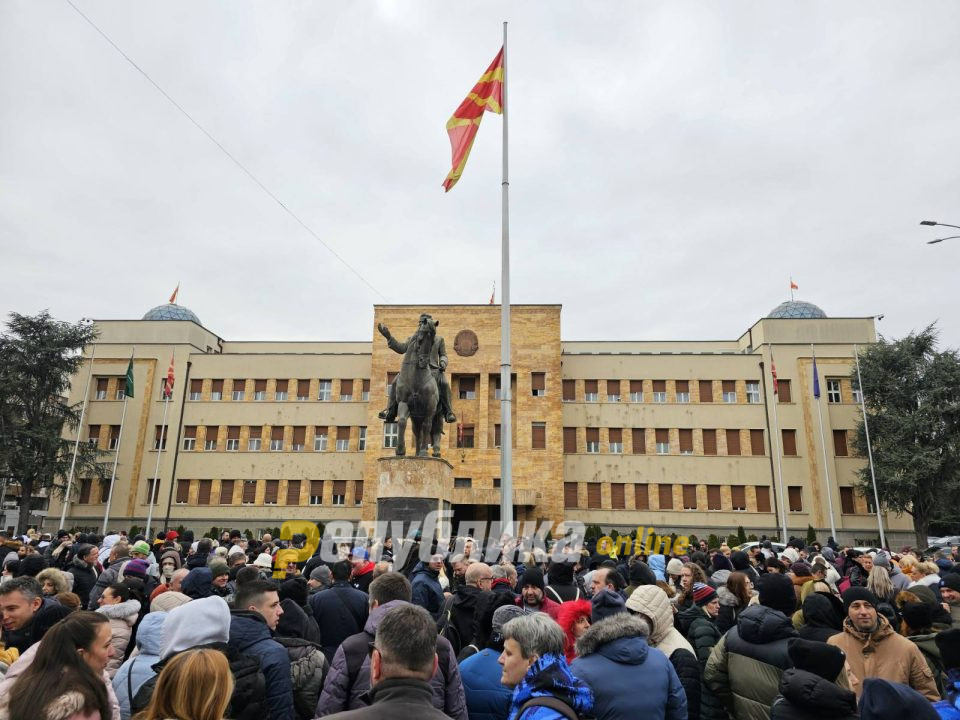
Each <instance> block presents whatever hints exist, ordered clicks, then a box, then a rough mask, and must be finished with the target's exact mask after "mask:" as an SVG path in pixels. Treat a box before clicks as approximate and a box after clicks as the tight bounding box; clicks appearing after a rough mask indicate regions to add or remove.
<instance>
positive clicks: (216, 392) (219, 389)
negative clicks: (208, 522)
mask: <svg viewBox="0 0 960 720" xmlns="http://www.w3.org/2000/svg"><path fill="white" fill-rule="evenodd" d="M210 399H211V400H223V380H211V381H210ZM207 504H208V505H209V503H207Z"/></svg>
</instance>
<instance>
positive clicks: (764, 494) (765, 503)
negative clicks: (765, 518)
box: [756, 486, 770, 513]
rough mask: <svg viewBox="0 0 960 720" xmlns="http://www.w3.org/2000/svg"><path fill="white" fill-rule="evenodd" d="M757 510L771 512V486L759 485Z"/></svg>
mask: <svg viewBox="0 0 960 720" xmlns="http://www.w3.org/2000/svg"><path fill="white" fill-rule="evenodd" d="M756 490H757V512H765V513H768V512H770V488H768V487H766V486H763V487H757V488H756Z"/></svg>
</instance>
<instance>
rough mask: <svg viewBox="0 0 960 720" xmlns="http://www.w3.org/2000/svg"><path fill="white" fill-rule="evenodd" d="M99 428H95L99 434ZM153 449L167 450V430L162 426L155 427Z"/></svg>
mask: <svg viewBox="0 0 960 720" xmlns="http://www.w3.org/2000/svg"><path fill="white" fill-rule="evenodd" d="M99 431H100V428H97V432H98V433H99ZM153 449H154V450H166V449H167V428H166V426H164V425H157V428H156V431H155V433H154V437H153Z"/></svg>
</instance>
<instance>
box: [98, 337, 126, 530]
mask: <svg viewBox="0 0 960 720" xmlns="http://www.w3.org/2000/svg"><path fill="white" fill-rule="evenodd" d="M130 360H131V362H132V361H133V352H131V353H130ZM124 376H126V374H124ZM124 382H126V381H124ZM127 399H128V398H127V393H123V411H122V412H121V413H120V434H119V435H117V454H116V455H114V456H113V472H112V473H111V474H110V490H109V492H108V493H107V507H106V509H105V510H104V513H103V534H104V535H106V534H107V523H108V522H109V521H110V504H111V503H112V502H113V485H114V483H115V482H116V479H117V462H118V461H119V460H120V447H121V443H122V442H123V421H124V420H125V419H126V417H127Z"/></svg>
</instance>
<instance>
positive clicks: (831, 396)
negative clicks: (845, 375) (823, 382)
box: [827, 380, 843, 404]
mask: <svg viewBox="0 0 960 720" xmlns="http://www.w3.org/2000/svg"><path fill="white" fill-rule="evenodd" d="M827 402H828V403H831V404H837V403H840V402H843V398H842V396H841V395H840V381H839V380H827Z"/></svg>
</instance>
